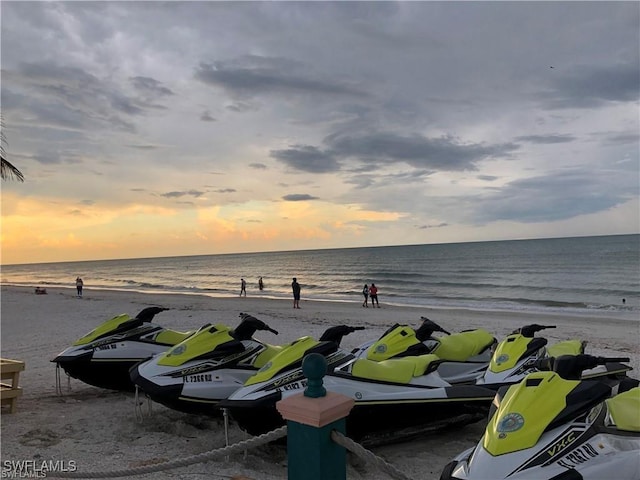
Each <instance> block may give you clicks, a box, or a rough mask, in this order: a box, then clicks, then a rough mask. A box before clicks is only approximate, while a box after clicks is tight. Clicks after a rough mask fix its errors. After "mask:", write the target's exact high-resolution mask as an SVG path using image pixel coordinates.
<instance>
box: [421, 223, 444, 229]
mask: <svg viewBox="0 0 640 480" xmlns="http://www.w3.org/2000/svg"><path fill="white" fill-rule="evenodd" d="M447 226H449V224H448V223H445V222H442V223H438V224H437V225H419V226H418V228H419V229H421V230H427V229H429V228H442V227H447Z"/></svg>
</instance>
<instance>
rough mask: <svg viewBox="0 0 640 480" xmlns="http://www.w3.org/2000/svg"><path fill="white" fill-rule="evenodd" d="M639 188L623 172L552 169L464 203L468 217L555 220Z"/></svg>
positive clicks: (612, 202)
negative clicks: (470, 212) (550, 171)
mask: <svg viewBox="0 0 640 480" xmlns="http://www.w3.org/2000/svg"><path fill="white" fill-rule="evenodd" d="M639 189H640V186H639V185H638V182H637V178H635V179H631V178H628V177H626V176H625V174H624V172H616V171H606V170H603V171H600V172H593V171H588V170H585V169H572V170H569V171H559V172H553V173H549V174H546V175H540V176H536V177H530V178H523V179H518V180H514V181H513V182H510V183H508V184H507V185H505V186H504V187H503V188H501V189H500V190H499V191H497V192H494V193H491V194H490V195H487V196H480V197H473V198H471V199H470V201H468V202H466V203H467V206H468V207H469V208H470V209H471V210H470V211H472V212H473V214H472V215H471V216H469V217H468V219H469V220H473V219H475V221H478V222H479V223H482V222H494V221H498V220H515V221H519V222H524V223H533V222H555V221H559V220H566V219H569V218H572V217H576V216H579V215H585V214H589V213H594V212H602V211H604V210H608V209H610V208H612V207H615V206H617V205H621V204H623V203H625V202H627V201H629V200H630V199H632V198H634V197H637V196H638V194H639V193H640V192H639ZM474 223H475V222H474Z"/></svg>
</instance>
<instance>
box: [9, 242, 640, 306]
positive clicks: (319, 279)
mask: <svg viewBox="0 0 640 480" xmlns="http://www.w3.org/2000/svg"><path fill="white" fill-rule="evenodd" d="M76 276H81V277H82V278H83V280H84V284H85V291H86V292H87V294H90V291H91V289H92V288H95V289H117V290H135V291H141V292H155V293H162V292H167V293H169V292H170V293H183V294H204V295H210V296H214V297H215V296H218V297H220V296H222V297H228V296H235V295H238V294H239V292H240V279H241V278H244V279H245V280H246V281H247V294H248V295H249V296H263V297H269V298H290V297H291V280H292V277H297V278H298V281H299V282H300V284H301V285H302V298H303V300H305V299H310V300H333V301H354V302H361V301H362V295H361V291H362V286H363V285H364V284H365V283H367V284H371V283H372V282H373V283H375V284H376V286H377V287H378V289H379V299H380V302H381V303H383V304H384V303H388V304H395V305H412V306H434V307H451V308H458V307H459V308H476V309H490V310H511V311H514V310H515V311H538V312H541V311H542V312H544V311H547V312H551V311H555V312H557V311H560V312H566V313H580V312H584V313H587V311H589V312H594V311H597V310H608V311H610V312H617V313H616V314H619V315H620V316H621V317H625V318H635V319H638V317H640V235H614V236H599V237H576V238H555V239H537V240H513V241H495V242H474V243H456V244H437V245H410V246H392V247H369V248H346V249H329V250H304V251H289V252H266V253H246V254H230V255H202V256H182V257H166V258H144V259H127V260H102V261H90V262H63V263H44V264H28V265H5V266H2V272H1V281H2V283H3V284H12V285H30V286H36V285H38V286H47V285H49V286H65V287H69V288H74V285H75V278H76ZM260 276H262V277H263V280H264V284H265V289H264V290H263V291H259V290H258V278H259V277H260ZM623 299H625V300H624V303H623Z"/></svg>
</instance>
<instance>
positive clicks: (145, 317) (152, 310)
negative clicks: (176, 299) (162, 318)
mask: <svg viewBox="0 0 640 480" xmlns="http://www.w3.org/2000/svg"><path fill="white" fill-rule="evenodd" d="M166 310H169V309H168V308H165V307H147V308H143V309H142V310H140V312H139V313H138V314H137V315H136V316H135V318H136V320H140V321H142V322H150V321H151V320H153V317H155V316H156V314H158V313H160V312H164V311H166Z"/></svg>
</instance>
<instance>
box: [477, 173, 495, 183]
mask: <svg viewBox="0 0 640 480" xmlns="http://www.w3.org/2000/svg"><path fill="white" fill-rule="evenodd" d="M476 178H477V179H478V180H483V181H485V182H494V181H496V180H497V179H498V177H496V176H495V175H478V176H476Z"/></svg>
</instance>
